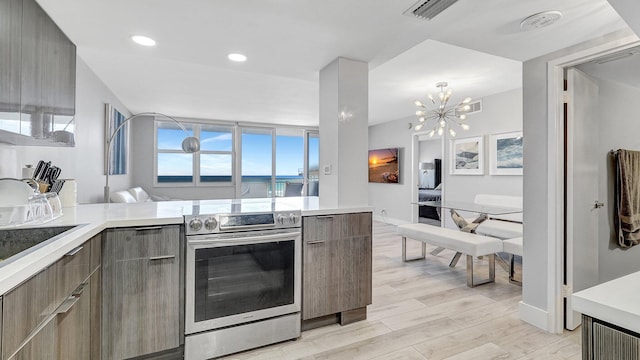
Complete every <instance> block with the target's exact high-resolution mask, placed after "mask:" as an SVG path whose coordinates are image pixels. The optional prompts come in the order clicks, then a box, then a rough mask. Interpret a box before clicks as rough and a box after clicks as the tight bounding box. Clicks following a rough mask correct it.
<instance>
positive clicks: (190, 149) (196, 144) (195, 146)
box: [104, 112, 200, 203]
mask: <svg viewBox="0 0 640 360" xmlns="http://www.w3.org/2000/svg"><path fill="white" fill-rule="evenodd" d="M140 116H153V117H157V116H162V117H165V118H167V119H169V120H171V121H173V122H175V123H176V124H177V125H178V126H179V127H180V129H182V131H184V133H185V134H186V135H187V136H186V137H185V138H184V140H182V151H184V152H186V153H194V152H198V151H200V140H198V139H197V138H195V137H193V136H189V132H187V129H185V127H184V126H183V125H182V124H181V123H180V122H179V121H178V120H176V119H174V118H172V117H171V116H169V115H165V114H161V113H156V112H142V113H138V114H134V115H131V116H129V117H128V118H126V119H125V120H124V121H123V122H122V123H120V125H119V126H118V127H117V128H116V129H115V130H114V131H113V133H112V134H111V137H109V140H107V144H106V149H107V166H106V168H107V174H106V175H107V176H106V182H105V184H104V202H106V203H108V202H110V201H111V200H110V190H109V173H110V172H111V144H112V143H113V139H114V138H115V137H116V134H118V132H119V131H120V130H121V129H122V128H123V127H124V126H125V125H126V124H128V123H129V121H131V120H133V119H135V118H137V117H140Z"/></svg>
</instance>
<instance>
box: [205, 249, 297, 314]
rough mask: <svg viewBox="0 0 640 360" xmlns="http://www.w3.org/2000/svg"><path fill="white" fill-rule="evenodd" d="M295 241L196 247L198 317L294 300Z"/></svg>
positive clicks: (241, 311) (269, 306)
mask: <svg viewBox="0 0 640 360" xmlns="http://www.w3.org/2000/svg"><path fill="white" fill-rule="evenodd" d="M294 249H295V243H294V241H293V240H291V241H280V242H273V243H262V244H251V245H237V246H225V247H214V248H204V249H196V250H195V294H194V295H195V304H194V305H195V306H194V309H195V314H194V315H195V319H194V320H195V321H196V322H198V321H206V320H212V319H217V318H222V317H225V316H229V315H235V314H241V313H246V312H251V311H256V310H262V309H268V308H272V307H277V306H282V305H288V304H293V302H294V261H295V250H294Z"/></svg>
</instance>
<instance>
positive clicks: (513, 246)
mask: <svg viewBox="0 0 640 360" xmlns="http://www.w3.org/2000/svg"><path fill="white" fill-rule="evenodd" d="M502 251H504V252H506V253H509V254H511V259H510V261H509V282H510V283H512V284H518V285H522V282H521V281H517V280H515V278H514V274H515V269H514V266H513V265H514V264H513V263H514V257H515V256H516V255H517V256H522V252H523V251H522V237H517V238H513V239H507V240H504V241H503V242H502Z"/></svg>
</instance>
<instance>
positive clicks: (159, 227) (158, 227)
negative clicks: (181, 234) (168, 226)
mask: <svg viewBox="0 0 640 360" xmlns="http://www.w3.org/2000/svg"><path fill="white" fill-rule="evenodd" d="M160 229H162V226H145V227H139V228H136V231H147V230H160Z"/></svg>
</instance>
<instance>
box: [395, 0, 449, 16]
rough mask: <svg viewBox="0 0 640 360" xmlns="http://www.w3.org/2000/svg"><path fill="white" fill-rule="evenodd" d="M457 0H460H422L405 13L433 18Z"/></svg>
mask: <svg viewBox="0 0 640 360" xmlns="http://www.w3.org/2000/svg"><path fill="white" fill-rule="evenodd" d="M457 1H458V0H427V1H424V0H420V1H418V2H417V3H415V4H413V6H411V7H410V8H408V9H407V10H406V11H405V12H404V13H403V14H404V15H408V16H415V17H418V18H421V19H426V20H431V19H433V18H434V17H436V15H438V14H440V13H441V12H443V11H444V10H446V9H447V8H448V7H449V6H451V5H453V4H455V3H456V2H457Z"/></svg>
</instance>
